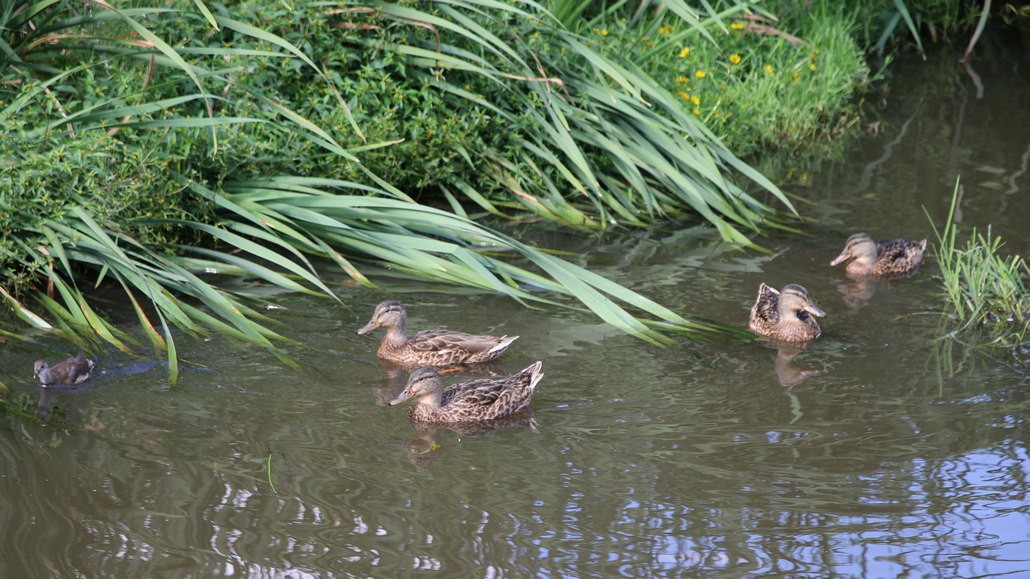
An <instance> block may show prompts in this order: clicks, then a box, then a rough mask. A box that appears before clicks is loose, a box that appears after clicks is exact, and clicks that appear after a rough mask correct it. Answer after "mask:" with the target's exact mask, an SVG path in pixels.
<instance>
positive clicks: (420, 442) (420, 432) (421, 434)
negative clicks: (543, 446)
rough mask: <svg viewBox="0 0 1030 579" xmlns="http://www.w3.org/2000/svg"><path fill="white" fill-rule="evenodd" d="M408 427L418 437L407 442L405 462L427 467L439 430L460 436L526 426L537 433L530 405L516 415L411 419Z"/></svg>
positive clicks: (436, 447)
mask: <svg viewBox="0 0 1030 579" xmlns="http://www.w3.org/2000/svg"><path fill="white" fill-rule="evenodd" d="M411 427H412V429H414V431H415V435H416V436H418V439H417V440H413V441H411V442H410V443H408V445H407V447H406V448H405V451H406V452H407V455H408V461H409V462H411V463H412V464H414V465H416V466H429V465H430V464H432V462H433V461H434V460H436V459H437V458H439V457H440V449H441V445H440V444H439V443H437V441H436V437H437V434H439V432H440V431H441V430H450V431H452V432H455V433H457V434H458V436H459V437H469V436H482V435H484V434H489V433H491V432H497V431H501V430H512V429H519V428H528V429H530V430H532V431H533V432H539V431H538V430H537V424H536V418H534V416H533V408H532V407H530V408H525V409H523V410H521V411H519V412H518V413H517V414H512V415H510V416H505V417H503V418H494V419H492V420H486V421H480V422H469V423H445V424H444V423H429V422H416V421H412V423H411Z"/></svg>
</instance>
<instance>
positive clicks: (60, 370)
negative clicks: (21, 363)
mask: <svg viewBox="0 0 1030 579" xmlns="http://www.w3.org/2000/svg"><path fill="white" fill-rule="evenodd" d="M95 365H96V363H95V362H94V361H93V360H90V359H89V358H87V357H86V356H84V355H83V354H76V355H74V356H72V357H71V358H68V359H67V360H65V361H63V362H60V363H58V364H54V365H53V366H50V365H48V364H47V363H46V360H36V363H35V364H34V365H33V374H32V375H33V376H35V377H36V378H38V379H39V383H40V384H41V385H42V386H44V387H46V386H54V385H73V384H82V383H83V382H85V381H87V380H89V379H90V377H91V375H90V372H92V371H93V368H94V366H95Z"/></svg>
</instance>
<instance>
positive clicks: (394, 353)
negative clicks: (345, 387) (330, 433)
mask: <svg viewBox="0 0 1030 579" xmlns="http://www.w3.org/2000/svg"><path fill="white" fill-rule="evenodd" d="M379 327H384V328H386V336H384V337H383V339H382V341H380V342H379V348H377V349H376V355H377V356H378V357H379V359H381V360H386V361H388V362H394V363H397V364H402V365H406V366H436V367H443V366H460V365H463V364H477V363H480V362H489V361H490V360H495V359H496V358H497V357H498V356H500V355H501V354H503V353H504V351H505V350H507V349H508V346H510V345H511V343H512V342H514V341H515V340H517V339H518V338H519V337H518V336H500V337H496V336H477V335H473V334H466V333H465V332H455V331H452V330H422V331H421V332H418V333H417V334H415V335H413V336H411V337H410V338H409V337H408V334H407V332H408V313H407V312H406V311H405V310H404V306H402V305H401V304H400V302H398V301H395V300H386V301H384V302H381V303H380V304H379V305H378V306H376V311H375V313H374V314H372V320H371V321H369V322H368V323H367V324H365V326H364V327H362V328H361V329H360V330H358V334H367V333H368V332H371V331H372V330H375V329H376V328H379Z"/></svg>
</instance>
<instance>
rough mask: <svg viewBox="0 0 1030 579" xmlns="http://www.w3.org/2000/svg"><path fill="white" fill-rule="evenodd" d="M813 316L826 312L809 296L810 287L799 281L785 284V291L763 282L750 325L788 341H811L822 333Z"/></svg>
mask: <svg viewBox="0 0 1030 579" xmlns="http://www.w3.org/2000/svg"><path fill="white" fill-rule="evenodd" d="M812 316H818V317H820V318H822V317H825V316H826V312H824V311H822V310H821V309H819V308H818V307H816V305H815V304H814V303H812V299H811V298H810V297H809V296H808V290H806V289H805V288H803V287H801V286H800V285H798V284H796V283H792V284H787V285H785V286H783V291H782V292H778V291H776V290H775V289H773V288H771V287H769V286H767V285H766V284H765V283H762V285H760V286H759V287H758V298H757V299H756V300H755V305H753V306H751V318H750V321H749V323H748V327H749V328H750V329H751V331H752V332H754V333H756V334H758V335H760V336H765V337H767V338H773V339H775V340H782V341H784V342H809V341H812V340H814V339H816V338H818V337H819V336H820V334H822V330H821V329H820V328H819V324H818V323H817V322H816V321H815V318H813V317H812Z"/></svg>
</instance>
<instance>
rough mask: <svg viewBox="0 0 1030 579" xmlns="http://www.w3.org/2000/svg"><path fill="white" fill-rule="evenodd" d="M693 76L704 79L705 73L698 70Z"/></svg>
mask: <svg viewBox="0 0 1030 579" xmlns="http://www.w3.org/2000/svg"><path fill="white" fill-rule="evenodd" d="M694 76H696V77H697V78H704V77H705V71H703V70H699V71H697V72H695V73H694Z"/></svg>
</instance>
